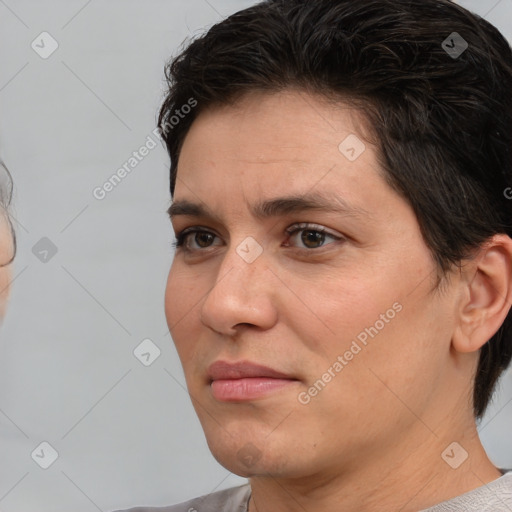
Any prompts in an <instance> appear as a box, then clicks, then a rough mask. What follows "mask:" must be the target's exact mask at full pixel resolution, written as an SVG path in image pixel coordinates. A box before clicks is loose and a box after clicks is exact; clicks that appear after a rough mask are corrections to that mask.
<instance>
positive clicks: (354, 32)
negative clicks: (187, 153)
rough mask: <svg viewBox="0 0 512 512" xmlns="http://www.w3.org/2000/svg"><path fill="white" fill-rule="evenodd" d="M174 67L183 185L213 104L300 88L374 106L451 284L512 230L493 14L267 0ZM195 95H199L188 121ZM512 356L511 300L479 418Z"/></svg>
mask: <svg viewBox="0 0 512 512" xmlns="http://www.w3.org/2000/svg"><path fill="white" fill-rule="evenodd" d="M466 45H467V47H466ZM453 49H455V50H456V51H455V52H454V51H453ZM166 78H167V81H168V92H167V97H166V99H165V101H164V103H163V105H162V107H161V110H160V115H159V120H158V124H159V127H160V131H161V133H162V137H163V139H164V141H165V144H166V145H167V149H168V151H169V155H170V157H171V169H170V171H171V187H170V188H171V196H172V195H173V194H174V187H175V182H176V173H177V168H178V160H179V155H180V150H181V147H182V144H183V141H184V139H185V137H186V135H187V133H188V130H189V128H190V126H191V124H192V123H193V121H194V119H196V118H197V116H198V115H199V113H200V112H201V111H203V110H204V109H206V108H208V107H211V106H221V105H225V104H229V103H233V102H235V101H236V100H237V99H238V98H240V97H242V96H243V95H244V94H246V93H248V92H253V91H262V92H265V91H268V92H278V91H280V90H283V89H286V88H289V87H295V88H296V87H299V88H301V89H303V90H306V91H309V92H314V93H319V94H322V95H324V96H325V97H328V98H329V99H336V98H338V100H340V101H346V100H347V98H349V99H350V100H351V101H353V102H354V103H355V104H357V105H358V107H359V108H360V110H361V111H362V113H363V114H365V118H366V119H367V120H368V121H369V123H368V125H369V126H371V127H372V128H373V133H374V135H375V136H376V143H377V146H378V157H379V163H380V164H381V166H382V169H383V171H384V175H385V178H386V180H387V181H388V183H389V184H390V185H391V186H392V187H393V188H394V189H395V190H396V191H397V192H398V193H399V194H401V195H402V196H403V197H404V198H405V199H406V200H407V201H408V202H409V204H410V205H411V206H412V208H413V209H414V211H415V213H416V216H417V219H418V222H419V225H420V228H421V231H422V234H423V237H424V239H425V242H426V244H427V246H428V247H429V249H430V250H431V253H432V256H433V259H434V260H435V262H436V268H437V270H438V284H439V282H440V281H439V279H440V278H442V277H443V276H446V274H447V272H448V271H449V270H450V269H453V266H454V265H457V266H460V264H461V262H462V260H463V259H465V258H466V257H468V255H470V254H471V251H472V250H473V249H476V248H478V247H480V246H481V245H482V244H483V243H484V242H485V241H486V240H487V239H489V238H490V237H491V236H492V235H494V234H497V233H506V234H508V235H512V224H511V219H512V215H511V214H512V201H511V200H509V199H507V197H505V195H506V194H505V193H504V191H505V190H506V189H507V187H509V186H512V94H511V91H512V50H511V48H510V46H509V44H508V43H507V41H506V40H505V38H504V37H503V36H502V35H501V34H500V32H499V31H498V30H497V29H496V28H495V27H493V26H492V25H491V24H490V23H488V22H487V21H485V20H484V19H483V18H481V17H479V16H477V15H475V14H473V13H471V12H469V11H468V10H466V9H464V8H462V7H460V6H458V5H456V4H454V3H452V2H451V1H449V0H422V1H419V2H411V1H410V0H358V1H357V2H355V1H354V0H314V1H306V0H267V1H264V2H262V3H259V4H257V5H255V6H253V7H250V8H248V9H244V10H242V11H240V12H238V13H235V14H234V15H232V16H230V17H228V18H226V19H225V20H223V21H222V22H220V23H218V24H216V25H214V26H213V27H211V28H210V29H209V30H208V31H207V33H206V34H204V35H202V36H201V37H199V38H197V39H195V40H194V41H192V42H191V43H190V44H188V46H187V47H186V48H185V49H184V50H183V51H182V52H181V53H180V54H179V55H178V56H177V57H176V58H175V59H173V60H172V61H171V62H170V63H169V64H168V66H167V67H166ZM191 99H193V101H194V102H196V103H195V104H196V107H195V108H193V109H188V108H187V111H188V112H189V113H188V114H187V115H182V116H180V118H179V121H178V122H176V121H177V119H178V118H175V119H174V118H173V116H175V112H176V111H177V110H178V111H179V112H181V111H180V109H181V107H182V106H183V105H187V104H190V103H189V102H190V101H191ZM511 190H512V189H511ZM511 358H512V313H510V312H509V314H508V316H507V318H506V320H505V322H504V323H503V325H502V326H501V327H500V329H499V330H498V332H497V333H496V334H495V335H494V336H493V337H492V338H491V340H489V341H488V342H487V343H486V344H485V345H484V346H483V347H482V349H481V354H480V359H479V364H478V369H477V372H476V375H475V385H474V390H473V407H474V413H475V416H477V417H481V416H482V415H483V413H484V412H485V409H486V408H487V405H488V403H489V401H490V399H491V396H492V393H493V390H494V387H495V384H496V382H497V379H498V377H499V376H500V374H501V373H502V372H503V370H504V369H506V368H507V366H508V365H509V363H510V360H511Z"/></svg>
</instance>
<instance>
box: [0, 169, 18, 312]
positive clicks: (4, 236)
mask: <svg viewBox="0 0 512 512" xmlns="http://www.w3.org/2000/svg"><path fill="white" fill-rule="evenodd" d="M11 196H12V180H11V175H10V174H9V171H8V170H7V168H6V167H5V166H4V165H3V163H2V162H1V161H0V321H1V320H2V319H3V316H4V313H5V308H6V304H7V298H8V296H9V288H10V277H11V272H10V264H11V263H12V260H13V259H14V254H15V252H16V249H15V247H16V242H15V237H14V232H13V229H12V224H11V221H10V218H9V212H8V208H9V205H10V202H11Z"/></svg>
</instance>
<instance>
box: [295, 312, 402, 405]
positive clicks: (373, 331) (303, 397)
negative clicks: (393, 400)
mask: <svg viewBox="0 0 512 512" xmlns="http://www.w3.org/2000/svg"><path fill="white" fill-rule="evenodd" d="M402 309H403V307H402V304H400V303H399V302H395V303H394V304H393V306H392V307H391V308H389V309H388V310H387V311H386V313H383V314H381V315H380V317H379V319H378V320H376V321H375V323H374V324H373V325H372V326H370V327H366V328H365V329H364V330H362V331H361V332H360V333H359V334H358V335H357V336H356V339H354V340H352V343H351V345H350V348H349V349H348V350H346V351H345V352H344V353H343V355H339V356H338V357H337V358H336V361H334V362H333V363H332V365H331V366H329V368H327V370H326V371H325V373H323V374H322V376H321V377H320V378H319V379H317V380H316V381H315V382H314V384H313V385H312V386H310V387H309V388H308V390H307V391H301V392H300V393H299V394H298V396H297V400H298V402H299V403H300V404H302V405H307V404H309V403H310V402H311V399H312V398H314V397H315V396H317V395H318V394H319V393H320V392H321V391H323V389H325V387H326V386H327V384H329V382H331V380H332V379H334V377H336V376H337V375H338V374H339V373H340V372H341V371H342V370H343V369H344V368H345V366H347V365H348V364H349V363H350V361H352V360H353V359H354V357H355V356H356V355H357V354H359V353H360V352H361V351H362V350H363V348H364V347H366V346H367V345H368V341H369V337H370V338H372V339H373V338H375V336H377V335H378V334H379V333H380V332H381V331H382V329H384V327H386V325H387V324H389V323H390V322H391V320H393V318H395V316H396V315H397V314H398V313H400V311H402ZM358 342H359V343H358Z"/></svg>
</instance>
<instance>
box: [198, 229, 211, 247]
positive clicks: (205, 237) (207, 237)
mask: <svg viewBox="0 0 512 512" xmlns="http://www.w3.org/2000/svg"><path fill="white" fill-rule="evenodd" d="M214 239H215V235H213V234H212V233H208V232H206V231H198V232H197V233H196V236H195V237H194V240H195V242H196V244H197V245H198V246H199V247H203V248H205V247H209V246H210V244H211V243H213V240H214Z"/></svg>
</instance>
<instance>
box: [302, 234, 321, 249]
mask: <svg viewBox="0 0 512 512" xmlns="http://www.w3.org/2000/svg"><path fill="white" fill-rule="evenodd" d="M300 238H301V240H302V243H303V244H304V245H305V246H306V247H307V248H308V249H316V248H317V247H321V246H322V245H323V243H324V242H325V233H320V231H315V230H313V229H307V230H306V229H305V230H303V231H302V234H301V237H300Z"/></svg>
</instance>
